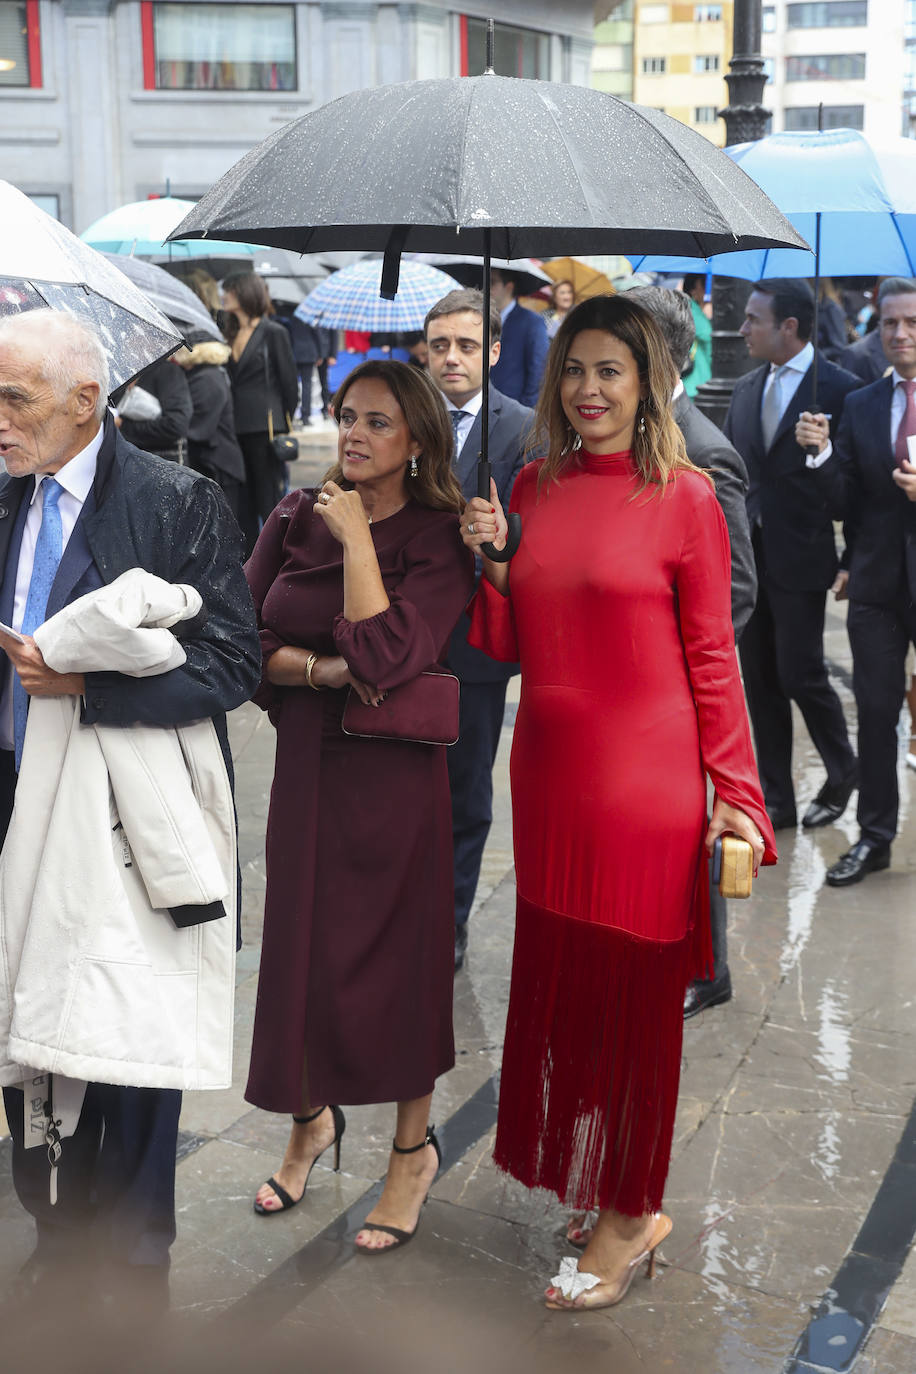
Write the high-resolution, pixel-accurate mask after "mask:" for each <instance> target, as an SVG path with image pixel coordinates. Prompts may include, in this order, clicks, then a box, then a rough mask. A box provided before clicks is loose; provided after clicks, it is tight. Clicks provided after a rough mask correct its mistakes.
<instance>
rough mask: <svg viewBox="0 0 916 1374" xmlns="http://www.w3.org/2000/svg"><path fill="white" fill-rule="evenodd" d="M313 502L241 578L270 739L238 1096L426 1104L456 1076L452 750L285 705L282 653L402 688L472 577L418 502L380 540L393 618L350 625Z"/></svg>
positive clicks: (442, 520)
mask: <svg viewBox="0 0 916 1374" xmlns="http://www.w3.org/2000/svg"><path fill="white" fill-rule="evenodd" d="M315 498H316V492H314V491H310V490H309V491H295V492H292V493H290V495H289V496H287V497H286V498H285V499H284V500H283V501H281V503H280V504H279V506H277V508H276V510H275V511H274V512H273V513H272V515H271V516H270V517H269V519H268V520H267V521H266V523H265V525H264V528H263V530H262V532H261V535H260V537H259V539H258V542H257V545H256V547H255V550H254V553H253V554H252V556H251V558H250V560H249V562H248V563H247V565H246V575H247V577H248V582H249V586H250V587H251V591H252V596H253V598H254V602H255V608H256V610H257V613H258V619H259V625H260V630H261V648H262V652H263V655H264V660H265V672H264V676H263V679H262V683H261V687H260V689H259V691H258V693H257V694H256V696H255V698H254V699H255V701H256V702H257V703H258V704H259V705H260V706H261V707H263V708H264V709H266V710H267V711H268V713H269V715H270V719H271V721H272V722H273V724H274V725H275V727H276V730H277V758H276V768H275V773H274V782H273V788H272V790H271V799H270V813H269V818H268V824H267V897H266V905H265V913H264V938H263V946H262V953H261V970H260V978H259V982H258V998H257V1008H256V1011H255V1021H254V1040H253V1044H252V1051H251V1068H250V1071H249V1079H248V1086H247V1088H246V1091H245V1096H246V1098H247V1099H248V1101H249V1102H253V1103H255V1104H256V1105H257V1106H259V1107H264V1108H266V1109H267V1110H269V1111H276V1112H299V1111H301V1110H302V1108H303V1106H304V1105H305V1103H307V1102H311V1103H314V1104H323V1103H327V1102H335V1103H344V1104H358V1103H369V1102H393V1101H402V1100H409V1099H411V1098H416V1097H422V1096H424V1095H425V1094H426V1093H429V1092H431V1091H432V1088H433V1085H434V1083H435V1080H436V1078H437V1076H438V1075H439V1074H442V1073H445V1072H446V1071H447V1070H448V1069H450V1068H451V1067H452V1065H453V1063H454V1043H453V1038H452V983H453V958H454V954H453V949H454V898H453V873H452V834H451V804H450V798H449V787H448V773H447V768H446V759H445V748H444V746H442V745H429V744H415V743H409V742H406V741H402V740H380V739H365V738H356V737H352V736H348V735H345V734H344V733H343V732H342V730H341V716H342V714H343V708H344V704H345V702H346V698H347V691H348V689H346V688H344V689H341V690H326V691H317V692H316V691H314V690H312V689H311V688H309V687H305V686H303V687H276V686H274V685H273V684H271V683H270V682H268V680H267V676H266V664H267V662H268V661H269V659H270V656H271V654H272V653H274V652H275V651H276V650H277V649H278V648H280V647H281V646H282V645H287V644H291V645H295V646H298V647H300V648H307V649H313V650H315V651H316V652H317V653H319V654H341V655H343V657H344V658H345V659H346V660H347V663H348V664H349V667H350V670H351V672H352V673H353V675H354V676H355V677H357V678H359V679H360V680H362V681H364V682H367V683H371V684H373V685H375V686H377V687H379V688H381V689H383V690H390V689H392V688H396V687H397V686H398V685H399V684H400V683H403V682H407V681H409V680H410V679H411V678H413V677H415V676H416V675H417V673H419V672H422V671H423V670H424V669H426V668H429V667H431V666H432V665H433V664H435V663H436V662H437V661H438V660H439V659H440V658H441V657H442V655H443V653H444V651H445V647H446V645H447V643H448V638H449V635H450V633H451V631H452V629H453V627H454V625H455V624H456V622H457V620H458V618H459V616H460V614H461V611H462V609H463V608H464V606H465V605H466V603H467V600H468V597H469V596H470V594H471V590H472V585H473V565H472V560H471V558H470V555H469V554H468V552H467V550H466V549H465V548H464V546H463V545H462V543H461V539H460V536H459V533H458V517H457V516H456V515H453V514H450V513H448V512H446V511H434V510H429V509H428V508H426V507H424V506H420V505H417V504H415V503H414V502H412V501H409V502H408V503H407V505H406V506H404V507H403V508H402V509H401V510H400V511H398V512H397V513H396V514H395V515H392V516H389V517H388V518H387V519H385V520H381V521H378V522H376V523H373V524H372V526H371V532H372V539H373V543H374V545H375V550H376V554H377V556H378V560H379V566H380V569H381V573H382V580H383V582H384V585H385V590H386V592H387V594H388V597H389V599H390V601H391V605H390V607H389V608H388V610H386V611H384V612H382V613H381V614H380V615H376V616H373V617H372V618H371V619H369V620H363V621H359V622H354V623H351V622H349V621H347V620H345V619H344V616H343V551H342V547H341V545H340V544H339V543H338V541H337V540H336V539H335V538H334V536H333V535H332V534H331V533H330V531H329V530H328V528H327V526H326V525H325V523H324V521H323V520H322V519H321V517H320V516H316V515H314V514H313V508H314V503H315Z"/></svg>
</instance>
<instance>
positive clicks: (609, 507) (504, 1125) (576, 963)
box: [462, 296, 776, 1309]
mask: <svg viewBox="0 0 916 1374" xmlns="http://www.w3.org/2000/svg"><path fill="white" fill-rule="evenodd" d="M676 381H677V373H676V371H675V368H674V365H673V363H672V361H671V357H670V354H669V353H668V349H667V347H666V345H665V342H664V340H663V338H662V335H661V333H660V332H659V330H658V327H657V326H656V325H655V323H654V321H653V319H652V317H651V316H650V315H649V314H648V312H647V311H645V310H644V309H642V308H641V307H640V306H638V305H636V304H635V303H633V302H630V301H628V300H627V299H626V297H625V296H613V297H611V296H599V297H595V298H593V299H591V300H588V301H586V302H584V303H583V304H582V305H580V306H578V307H577V308H576V309H575V310H572V311H570V313H569V314H568V315H567V317H566V319H565V320H564V322H563V324H562V325H561V327H560V329H559V331H558V333H557V336H556V338H555V339H554V341H553V343H552V345H551V352H550V356H549V359H548V363H547V370H546V373H545V377H544V382H543V387H542V392H541V400H540V403H539V407H538V415H539V419H540V422H541V424H542V426H543V429H544V432H545V433H546V434H547V436H548V438H549V452H548V456H547V457H546V458H545V459H543V460H542V461H540V462H536V463H530V464H528V466H526V467H525V468H524V469H523V470H522V473H521V475H520V476H519V478H518V479H517V481H516V483H515V488H514V490H513V494H512V509H513V510H517V511H519V512H520V513H521V516H522V543H521V548H520V549H519V552H518V553H517V554H516V556H515V558H514V559H513V560H512V562H511V564H498V563H492V562H490V561H489V560H487V559H486V558H485V559H484V579H483V581H482V583H481V587H480V590H479V592H478V594H477V597H476V600H475V602H474V608H473V614H472V630H471V639H470V642H471V643H474V644H476V645H477V647H479V648H482V649H485V650H486V651H487V652H488V653H490V654H491V655H492V656H493V657H495V658H498V659H508V660H517V661H520V662H521V666H522V697H521V703H520V706H519V711H518V718H517V721H516V725H515V736H514V740H513V746H512V763H511V775H512V807H513V829H514V835H515V867H516V880H517V889H518V898H517V924H516V938H515V953H514V959H513V969H512V989H511V995H510V1005H509V1017H508V1024H507V1027H506V1043H505V1051H504V1058H503V1070H502V1085H501V1089H500V1107H499V1123H498V1128H497V1138H496V1151H495V1158H496V1162H497V1164H498V1165H499V1166H500V1167H501V1168H503V1169H505V1170H506V1171H507V1172H508V1173H510V1174H511V1175H512V1176H513V1177H514V1178H517V1179H519V1180H520V1181H521V1182H522V1183H524V1184H526V1185H527V1186H528V1187H531V1188H535V1187H540V1188H547V1189H550V1190H551V1191H552V1192H554V1193H556V1194H557V1196H558V1197H559V1198H560V1199H561V1200H562V1201H563V1202H565V1203H567V1204H568V1205H570V1206H572V1207H576V1208H590V1207H592V1206H594V1205H597V1207H598V1209H599V1214H598V1221H597V1224H596V1226H595V1228H594V1230H593V1232H592V1233H591V1235H590V1238H589V1241H588V1244H587V1247H586V1249H585V1251H584V1253H583V1255H582V1257H581V1259H580V1260H579V1263H578V1266H577V1265H576V1262H575V1261H574V1260H572V1259H568V1260H564V1261H563V1265H562V1267H561V1274H560V1275H558V1276H557V1278H556V1279H555V1280H554V1281H553V1283H552V1285H551V1287H550V1288H548V1289H547V1293H546V1297H547V1305H548V1306H550V1307H563V1308H572V1307H575V1308H577V1309H578V1308H581V1307H605V1306H610V1305H612V1304H613V1303H615V1302H619V1301H620V1299H621V1298H622V1297H623V1296H624V1294H625V1292H626V1290H627V1287H628V1286H629V1282H630V1279H631V1278H632V1276H633V1274H634V1272H635V1267H636V1266H637V1264H638V1263H639V1261H640V1260H641V1259H644V1258H647V1257H650V1256H652V1255H653V1254H654V1250H655V1247H656V1246H657V1245H658V1244H659V1242H660V1241H661V1240H663V1239H664V1237H665V1236H666V1235H667V1234H668V1232H669V1231H670V1229H671V1222H670V1220H669V1219H668V1218H667V1217H665V1216H663V1215H661V1212H660V1208H661V1203H662V1195H663V1192H664V1185H665V1178H666V1175H667V1172H668V1163H669V1158H670V1152H671V1137H672V1132H673V1127H674V1115H675V1108H676V1105H677V1090H678V1079H679V1074H680V1055H681V1034H682V1025H683V998H684V989H685V987H686V985H687V983H688V981H689V980H690V979H692V978H693V977H695V976H697V975H702V971H703V969H704V968H705V966H706V964H707V962H708V960H709V955H710V950H709V949H708V931H709V923H708V920H707V919H706V918H705V916H704V915H703V914H702V909H703V905H704V902H705V901H708V895H707V894H708V889H707V876H706V852H705V850H704V838H705V849H706V850H708V849H711V847H712V845H713V843H714V841H715V839H716V837H717V836H718V835H720V834H722V833H723V832H726V831H727V832H732V833H734V834H736V835H740V836H742V837H744V838H745V839H747V840H748V841H749V842H750V843H751V844H752V845H753V848H754V860H755V865H756V864H757V863H760V862H761V861H762V862H764V863H773V862H775V859H776V854H775V849H774V844H773V833H772V829H771V827H770V823H769V819H768V817H767V815H766V812H765V810H764V806H763V798H762V796H761V793H760V787H759V783H758V780H757V772H756V767H755V764H754V756H753V753H752V750H751V741H750V733H749V730H748V724H747V714H746V710H745V705H744V698H743V695H742V691H741V683H740V681H739V677H738V668H737V661H736V657H735V644H734V635H733V631H732V624H731V613H730V601H729V596H730V589H729V581H730V577H729V544H728V533H727V530H726V527H725V521H724V518H723V516H722V513H721V510H720V508H719V505H718V502H717V501H716V496H715V492H714V490H713V487H712V483H711V482H710V480H709V478H708V477H707V476H706V475H705V474H703V473H701V472H700V471H698V470H697V469H696V468H694V467H693V465H692V464H691V463H690V462H689V460H688V459H687V456H686V452H685V450H684V444H683V439H682V437H681V434H680V431H679V430H678V429H677V426H676V425H675V423H674V421H673V419H672V417H671V411H670V404H669V401H670V397H671V394H672V392H673V390H674V387H675V383H676ZM505 527H506V526H505V518H504V516H503V513H502V510H501V509H500V507H499V503H498V501H497V499H496V495H495V492H494V493H493V496H492V501H491V503H487V502H485V501H481V500H480V499H476V498H475V500H473V501H472V502H471V503H470V504H469V506H468V507H467V508H466V510H465V513H464V515H463V516H462V534H463V536H464V539H465V542H466V543H467V544H468V545H469V547H471V548H472V549H475V550H479V548H480V545H481V544H483V543H485V542H488V541H491V540H492V541H494V542H495V543H496V545H497V546H498V547H501V545H502V541H503V538H504V533H505ZM707 776H708V777H709V778H710V779H711V780H712V783H713V785H714V788H715V794H716V795H715V803H714V806H713V811H712V820H711V822H710V823H709V824H708V825H707V815H706V779H707Z"/></svg>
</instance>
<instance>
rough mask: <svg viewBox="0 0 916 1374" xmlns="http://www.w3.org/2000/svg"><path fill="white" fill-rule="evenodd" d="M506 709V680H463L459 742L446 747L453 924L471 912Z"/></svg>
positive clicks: (490, 816)
mask: <svg viewBox="0 0 916 1374" xmlns="http://www.w3.org/2000/svg"><path fill="white" fill-rule="evenodd" d="M505 709H506V683H505V682H462V684H461V705H460V711H459V731H460V733H459V737H458V742H457V744H453V745H452V747H451V748H450V749H447V750H446V756H447V758H448V780H449V786H450V788H451V793H452V843H453V846H454V852H455V924H456V925H458V926H463V925H464V924H465V923H466V921H467V919H468V916H469V915H470V914H471V906H472V904H473V901H474V893H475V892H476V891H477V879H478V878H479V877H480V861H481V859H482V858H483V850H484V845H485V844H486V842H487V835H488V834H489V833H490V824H491V822H492V820H493V763H494V761H495V759H496V751H497V749H498V748H499V736H500V731H501V730H502V726H503V714H504V712H505Z"/></svg>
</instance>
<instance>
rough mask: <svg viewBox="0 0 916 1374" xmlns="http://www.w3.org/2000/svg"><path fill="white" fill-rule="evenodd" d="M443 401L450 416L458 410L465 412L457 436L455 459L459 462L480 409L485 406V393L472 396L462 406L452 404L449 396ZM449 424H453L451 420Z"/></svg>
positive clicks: (459, 422)
mask: <svg viewBox="0 0 916 1374" xmlns="http://www.w3.org/2000/svg"><path fill="white" fill-rule="evenodd" d="M442 399H443V401H444V402H445V405H446V409H447V410H448V412H449V415H450V416H451V414H452V412H453V411H456V410H461V411H463V412H464V419H462V420H459V421H458V432H457V434H456V436H455V459H456V461H457V459H458V458H459V457H460V454H461V450H462V449H463V448H464V443H465V440H466V439H467V437H468V435H469V434H470V432H471V429H472V428H473V425H474V421H475V420H476V419H477V416H478V415H479V414H480V408H481V406H482V405H483V392H482V391H478V393H477V395H476V396H472V397H471V399H470V400H469V401H465V403H464V405H461V406H456V405H452V402H451V401H450V400H449V399H448V397H447V396H443V397H442ZM449 424H451V419H450V420H449Z"/></svg>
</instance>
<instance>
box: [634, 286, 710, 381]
mask: <svg viewBox="0 0 916 1374" xmlns="http://www.w3.org/2000/svg"><path fill="white" fill-rule="evenodd" d="M627 300H632V301H638V302H639V304H640V305H642V306H645V308H646V310H648V312H649V314H650V315H651V316H652V318H653V319H654V320H655V323H656V324H657V325H658V327H659V329H660V330H661V331H662V333H663V334H664V336H665V343H666V344H667V345H668V349H669V351H670V353H671V357H672V359H673V361H674V366H675V367H676V368H677V370H678V372H683V370H684V367H685V366H686V364H687V359H688V358H689V357H690V350H691V348H692V347H693V341H694V339H695V338H696V332H697V331H696V326H695V325H694V322H693V314H692V312H691V309H690V301H689V300H688V299H687V297H686V296H685V295H684V293H683V291H670V290H669V289H668V288H667V287H665V286H634V287H633V288H632V290H630V291H628V292H627Z"/></svg>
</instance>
